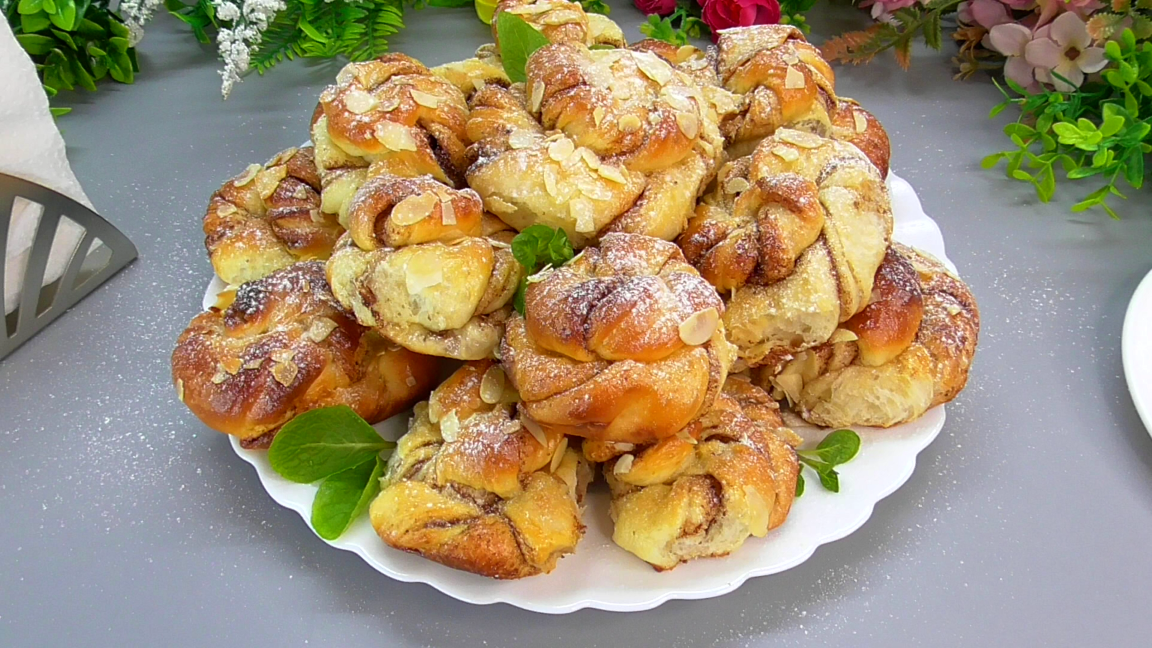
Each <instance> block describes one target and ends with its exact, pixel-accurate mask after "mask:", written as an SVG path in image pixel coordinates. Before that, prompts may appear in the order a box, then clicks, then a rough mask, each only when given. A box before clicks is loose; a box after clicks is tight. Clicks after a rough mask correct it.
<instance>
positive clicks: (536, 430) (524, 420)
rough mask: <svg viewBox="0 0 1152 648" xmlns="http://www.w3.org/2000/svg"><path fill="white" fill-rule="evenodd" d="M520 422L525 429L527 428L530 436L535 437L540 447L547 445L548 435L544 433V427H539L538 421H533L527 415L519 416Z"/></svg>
mask: <svg viewBox="0 0 1152 648" xmlns="http://www.w3.org/2000/svg"><path fill="white" fill-rule="evenodd" d="M520 423H521V425H523V426H524V429H525V430H528V433H529V434H531V435H532V438H533V439H536V443H539V444H540V447H542V448H547V447H548V437H547V436H545V435H544V428H542V427H540V424H539V423H537V422H536V421H533V420H532V419H530V418H528V417H527V416H522V417H520Z"/></svg>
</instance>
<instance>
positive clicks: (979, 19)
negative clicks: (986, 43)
mask: <svg viewBox="0 0 1152 648" xmlns="http://www.w3.org/2000/svg"><path fill="white" fill-rule="evenodd" d="M959 18H960V20H961V21H962V22H965V23H967V24H969V25H973V24H975V25H980V26H981V27H983V28H984V29H992V28H993V27H995V26H996V25H1003V24H1006V23H1010V22H1012V15H1011V14H1009V13H1008V7H1006V6H1005V5H1004V3H1003V2H1001V1H1000V0H968V1H967V2H965V3H964V4H962V5H960V11H959Z"/></svg>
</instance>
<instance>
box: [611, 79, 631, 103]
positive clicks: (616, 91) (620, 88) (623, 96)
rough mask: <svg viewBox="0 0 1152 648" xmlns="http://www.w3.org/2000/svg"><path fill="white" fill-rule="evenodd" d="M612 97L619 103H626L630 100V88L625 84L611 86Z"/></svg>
mask: <svg viewBox="0 0 1152 648" xmlns="http://www.w3.org/2000/svg"><path fill="white" fill-rule="evenodd" d="M612 97H613V98H615V99H619V100H620V101H628V100H629V99H631V98H632V88H630V87H629V86H628V84H626V83H617V84H616V85H614V86H612Z"/></svg>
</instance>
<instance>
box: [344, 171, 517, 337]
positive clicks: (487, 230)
mask: <svg viewBox="0 0 1152 648" xmlns="http://www.w3.org/2000/svg"><path fill="white" fill-rule="evenodd" d="M349 206H350V207H349V219H350V220H349V226H350V227H351V228H352V229H351V231H350V232H349V233H348V235H346V236H345V237H344V238H342V239H340V242H339V243H337V245H336V251H335V252H334V253H333V254H332V258H331V259H329V260H328V265H327V271H328V281H329V282H330V283H331V285H332V291H333V293H334V294H335V295H336V297H337V298H338V299H339V300H340V303H342V304H344V305H345V306H346V307H348V308H350V309H352V311H353V312H354V313H355V314H356V318H357V320H358V321H359V322H360V323H361V324H363V325H364V326H369V327H372V328H374V329H376V330H378V331H379V332H380V333H382V334H383V335H384V336H386V337H387V338H388V339H390V340H392V341H394V342H396V343H397V344H399V345H400V346H403V347H405V348H407V349H411V350H413V351H416V352H417V353H425V354H428V355H436V356H443V357H447V358H456V359H458V360H479V359H481V358H487V357H490V356H491V355H492V353H493V351H494V350H495V349H496V345H497V344H499V343H500V337H501V336H502V335H503V334H504V320H505V319H507V317H508V313H509V312H510V311H511V306H510V302H511V300H512V297H513V295H514V294H515V292H516V287H517V285H518V284H519V282H520V277H521V276H523V270H522V268H521V266H520V264H519V263H517V262H516V259H515V257H513V256H512V251H511V249H509V243H510V242H511V240H512V233H511V232H509V231H507V230H506V226H505V225H504V224H503V223H501V222H500V221H499V220H497V219H495V218H491V217H488V216H485V215H484V214H483V213H482V211H481V204H480V199H479V198H478V197H477V196H476V194H475V192H473V191H472V190H471V189H463V190H457V189H450V188H448V187H446V186H444V185H442V184H440V183H438V182H436V181H435V180H432V179H431V178H427V177H425V178H411V179H409V178H399V177H395V176H379V177H377V178H373V179H371V180H369V181H368V182H366V183H365V184H364V185H363V186H362V187H361V188H360V189H359V190H358V191H357V192H356V195H355V196H354V197H353V199H352V200H351V201H350V202H349Z"/></svg>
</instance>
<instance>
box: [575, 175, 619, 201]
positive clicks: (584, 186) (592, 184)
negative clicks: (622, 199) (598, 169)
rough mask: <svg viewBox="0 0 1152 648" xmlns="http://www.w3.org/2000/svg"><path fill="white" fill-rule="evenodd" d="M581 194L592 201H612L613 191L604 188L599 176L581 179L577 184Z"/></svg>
mask: <svg viewBox="0 0 1152 648" xmlns="http://www.w3.org/2000/svg"><path fill="white" fill-rule="evenodd" d="M577 186H579V187H580V193H582V194H584V196H585V197H587V198H591V199H592V200H612V190H611V189H609V188H608V187H606V186H604V183H603V182H601V181H600V178H599V177H598V176H590V177H588V176H585V177H581V178H580V180H579V181H578V182H577Z"/></svg>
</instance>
